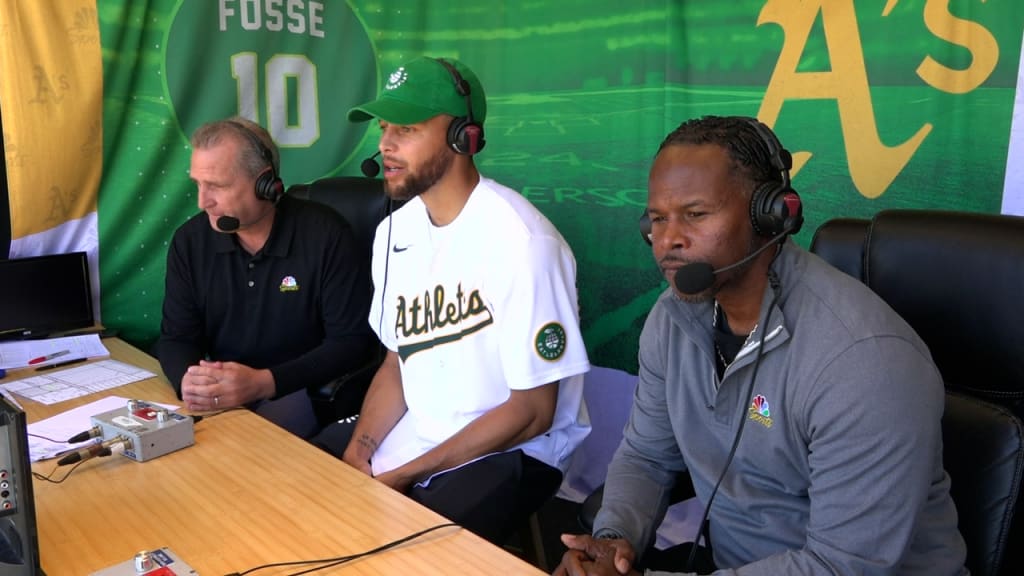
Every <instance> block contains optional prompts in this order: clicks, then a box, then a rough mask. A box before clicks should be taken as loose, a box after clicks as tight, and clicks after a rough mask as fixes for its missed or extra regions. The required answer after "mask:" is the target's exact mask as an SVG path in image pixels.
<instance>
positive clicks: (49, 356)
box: [28, 350, 71, 366]
mask: <svg viewBox="0 0 1024 576" xmlns="http://www.w3.org/2000/svg"><path fill="white" fill-rule="evenodd" d="M65 354H71V350H61V351H60V352H54V353H53V354H47V355H46V356H40V357H38V358H33V359H31V360H29V361H28V365H29V366H31V365H33V364H39V363H40V362H46V361H48V360H53V359H54V358H59V357H61V356H64V355H65Z"/></svg>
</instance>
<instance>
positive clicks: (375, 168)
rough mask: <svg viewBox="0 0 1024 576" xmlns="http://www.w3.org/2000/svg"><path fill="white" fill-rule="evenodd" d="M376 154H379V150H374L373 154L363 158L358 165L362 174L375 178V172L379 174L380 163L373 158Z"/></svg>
mask: <svg viewBox="0 0 1024 576" xmlns="http://www.w3.org/2000/svg"><path fill="white" fill-rule="evenodd" d="M377 156H380V150H377V151H376V152H374V153H373V156H370V157H369V158H367V159H366V160H363V163H362V164H360V165H359V169H360V170H362V171H363V176H366V177H367V178H375V177H376V176H377V174H380V164H377V161H376V160H374V158H376V157H377Z"/></svg>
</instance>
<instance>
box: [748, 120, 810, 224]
mask: <svg viewBox="0 0 1024 576" xmlns="http://www.w3.org/2000/svg"><path fill="white" fill-rule="evenodd" d="M747 123H748V124H750V125H751V126H752V127H753V128H754V130H755V131H756V132H757V134H758V136H760V137H761V140H763V141H764V143H765V145H766V146H768V154H769V156H770V160H771V163H772V167H773V168H775V169H776V170H778V171H779V173H780V174H781V175H782V181H781V182H775V181H769V182H765V183H763V184H760V185H758V187H757V188H755V189H754V193H753V194H751V195H750V222H751V223H752V224H753V225H754V232H756V233H757V234H759V235H760V236H764V237H766V238H774V237H775V236H778V235H780V234H783V233H787V234H796V233H797V232H799V231H800V228H801V227H802V226H803V225H804V210H803V202H801V201H800V195H799V194H797V193H796V190H793V187H792V185H791V183H790V179H789V170H790V169H791V168H792V167H793V155H792V154H790V153H789V150H786V149H785V148H783V147H782V143H781V142H779V139H778V137H776V136H775V133H774V132H772V131H771V129H769V128H768V127H767V126H765V125H764V124H763V123H762V122H761V121H760V120H758V119H756V118H748V119H747Z"/></svg>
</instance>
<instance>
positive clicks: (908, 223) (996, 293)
mask: <svg viewBox="0 0 1024 576" xmlns="http://www.w3.org/2000/svg"><path fill="white" fill-rule="evenodd" d="M864 263H865V266H864V281H865V282H866V283H867V285H868V286H869V287H870V288H871V289H872V290H874V291H875V292H876V293H877V294H878V295H880V296H881V297H882V298H883V299H884V300H885V301H886V302H888V303H889V305H890V306H892V307H893V309H895V310H896V312H897V313H899V314H900V315H901V316H902V317H903V318H904V319H905V320H906V321H907V322H908V323H909V324H910V325H911V326H913V327H914V329H915V330H916V331H917V333H918V334H919V335H920V336H921V337H922V338H923V339H924V341H925V342H926V343H927V344H928V347H929V349H930V350H931V352H932V356H933V358H934V359H935V363H936V364H937V365H938V367H939V370H940V371H941V372H942V375H943V378H944V379H945V381H946V385H947V387H950V388H963V389H966V390H970V391H972V392H973V393H976V394H978V395H982V396H987V397H989V398H991V399H993V400H997V401H999V402H1002V403H1006V402H1007V401H1010V403H1011V404H1013V403H1014V402H1019V403H1024V218H1021V217H1016V216H1006V215H998V214H977V213H968V212H953V211H940V210H886V211H882V212H879V213H878V214H877V215H875V217H874V218H873V220H872V223H871V228H870V231H869V232H868V238H867V243H866V246H865V260H864Z"/></svg>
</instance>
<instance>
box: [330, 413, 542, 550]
mask: <svg viewBox="0 0 1024 576" xmlns="http://www.w3.org/2000/svg"><path fill="white" fill-rule="evenodd" d="M354 430H355V420H354V419H352V421H342V422H337V423H334V424H331V425H330V426H328V427H326V428H324V430H323V431H322V432H321V433H320V434H318V435H317V436H315V437H314V438H313V439H312V442H313V444H315V445H316V446H319V447H320V448H322V449H323V450H326V451H327V452H330V453H331V454H334V455H335V456H337V457H338V458H341V457H342V455H343V454H344V452H345V448H346V447H347V446H348V442H349V440H350V439H351V438H352V433H353V431H354ZM561 483H562V473H561V472H560V471H559V470H558V469H557V468H553V467H551V466H548V465H547V464H545V463H543V462H541V461H540V460H537V459H535V458H532V457H530V456H527V455H526V454H524V453H523V451H522V450H513V451H511V452H502V453H500V454H493V455H491V456H487V457H486V458H482V459H480V460H477V461H475V462H473V463H471V464H467V465H465V466H462V467H460V468H456V469H455V470H451V471H449V472H445V473H444V474H441V475H439V476H435V477H434V478H433V479H432V480H431V481H430V484H429V485H427V486H426V487H421V486H416V485H414V486H413V487H412V488H410V489H409V490H408V491H406V493H405V495H406V496H408V497H409V498H411V499H413V500H415V501H416V502H419V503H420V504H422V505H424V506H426V507H427V508H430V509H431V510H433V511H434V512H437V513H438V514H440V515H442V516H444V517H446V518H448V519H449V520H451V521H452V522H455V523H456V524H458V525H460V526H462V527H463V528H466V529H467V530H469V531H471V532H473V533H474V534H477V535H478V536H480V537H481V538H484V539H486V540H488V541H490V542H492V543H494V544H497V545H499V546H500V545H501V544H504V543H505V542H506V541H507V540H508V538H509V536H511V535H512V534H513V533H514V532H515V530H516V528H517V527H519V526H520V525H522V524H523V522H525V520H526V519H527V518H529V516H530V514H532V513H534V512H535V511H537V509H539V508H540V507H541V506H542V505H543V504H544V502H546V501H547V500H548V499H549V498H551V497H552V496H554V494H555V492H556V491H557V490H558V486H559V485H560V484H561Z"/></svg>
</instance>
